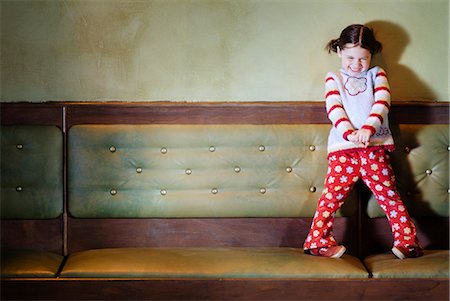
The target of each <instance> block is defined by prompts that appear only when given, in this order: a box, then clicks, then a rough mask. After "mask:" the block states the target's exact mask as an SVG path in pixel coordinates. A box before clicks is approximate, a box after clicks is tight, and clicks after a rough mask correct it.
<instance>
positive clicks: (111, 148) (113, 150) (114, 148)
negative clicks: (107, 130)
mask: <svg viewBox="0 0 450 301" xmlns="http://www.w3.org/2000/svg"><path fill="white" fill-rule="evenodd" d="M116 150H117V149H116V147H115V146H114V145H111V146H110V147H109V151H110V152H111V153H114V152H115V151H116Z"/></svg>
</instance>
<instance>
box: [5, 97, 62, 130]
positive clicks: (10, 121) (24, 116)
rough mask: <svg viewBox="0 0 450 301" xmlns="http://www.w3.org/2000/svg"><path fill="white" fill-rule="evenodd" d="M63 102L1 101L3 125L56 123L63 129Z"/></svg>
mask: <svg viewBox="0 0 450 301" xmlns="http://www.w3.org/2000/svg"><path fill="white" fill-rule="evenodd" d="M62 107H63V105H62V104H58V103H54V104H52V103H0V116H1V119H0V120H1V124H2V125H55V126H57V127H59V128H61V129H62V127H63V112H62Z"/></svg>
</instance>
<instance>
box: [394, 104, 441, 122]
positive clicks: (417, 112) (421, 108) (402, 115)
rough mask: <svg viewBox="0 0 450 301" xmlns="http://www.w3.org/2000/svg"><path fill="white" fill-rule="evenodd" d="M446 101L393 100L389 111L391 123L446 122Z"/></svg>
mask: <svg viewBox="0 0 450 301" xmlns="http://www.w3.org/2000/svg"><path fill="white" fill-rule="evenodd" d="M449 108H450V103H448V102H394V103H393V105H392V108H391V111H390V113H389V115H390V120H391V122H392V123H393V124H448V123H449Z"/></svg>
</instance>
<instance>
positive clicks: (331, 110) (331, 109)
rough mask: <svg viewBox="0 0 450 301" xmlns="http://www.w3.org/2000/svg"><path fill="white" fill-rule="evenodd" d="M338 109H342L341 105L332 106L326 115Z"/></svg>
mask: <svg viewBox="0 0 450 301" xmlns="http://www.w3.org/2000/svg"><path fill="white" fill-rule="evenodd" d="M339 108H341V109H342V108H343V107H342V105H334V106H332V107H331V108H330V109H329V110H328V112H327V114H328V115H330V114H331V112H333V110H334V109H339Z"/></svg>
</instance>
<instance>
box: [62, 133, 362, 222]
mask: <svg viewBox="0 0 450 301" xmlns="http://www.w3.org/2000/svg"><path fill="white" fill-rule="evenodd" d="M328 132H329V125H80V126H75V127H72V128H71V129H70V131H69V150H68V151H69V187H68V193H69V213H70V214H71V215H72V216H75V217H80V218H83V217H85V218H91V217H100V218H109V217H113V218H114V217H163V218H164V217H311V216H312V215H313V214H314V211H315V208H316V205H317V200H318V199H319V197H320V194H321V191H322V189H323V181H324V179H325V174H326V171H327V159H326V156H327V154H326V142H327V137H328ZM356 208H357V207H356V204H355V194H352V196H351V197H350V198H349V200H348V201H347V203H346V204H345V205H344V206H343V208H342V209H341V211H340V213H339V214H338V216H339V215H344V216H351V215H354V214H356V211H357V209H356Z"/></svg>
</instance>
